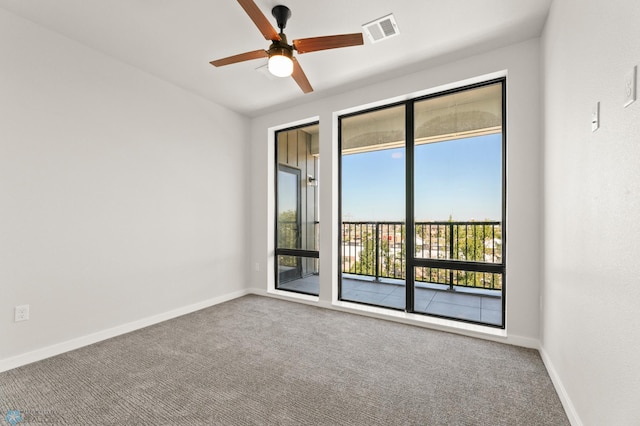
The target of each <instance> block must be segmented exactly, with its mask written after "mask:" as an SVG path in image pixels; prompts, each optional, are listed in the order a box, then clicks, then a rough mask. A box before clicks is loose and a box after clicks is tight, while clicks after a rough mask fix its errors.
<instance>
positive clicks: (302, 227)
mask: <svg viewBox="0 0 640 426" xmlns="http://www.w3.org/2000/svg"><path fill="white" fill-rule="evenodd" d="M276 162H277V165H276V166H277V167H276V188H277V190H276V245H275V247H276V262H277V265H276V288H277V289H279V290H285V291H292V292H297V293H304V294H311V295H315V296H317V295H318V293H319V265H318V262H319V260H318V257H319V252H318V250H319V247H318V231H319V224H320V222H319V220H318V203H317V200H318V194H317V191H318V185H317V183H318V164H319V154H318V125H317V123H316V124H312V125H305V126H303V127H297V128H292V129H285V130H281V131H279V132H277V133H276Z"/></svg>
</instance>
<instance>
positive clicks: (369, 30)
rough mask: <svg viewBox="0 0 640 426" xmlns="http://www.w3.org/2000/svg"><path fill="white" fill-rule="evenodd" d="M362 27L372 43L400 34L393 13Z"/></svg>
mask: <svg viewBox="0 0 640 426" xmlns="http://www.w3.org/2000/svg"><path fill="white" fill-rule="evenodd" d="M362 29H363V30H364V32H365V34H366V35H367V36H368V37H369V40H371V43H377V42H379V41H382V40H386V39H388V38H390V37H393V36H397V35H398V34H400V31H399V30H398V24H397V23H396V20H395V18H394V17H393V14H389V15H387V16H383V17H382V18H379V19H376V20H375V21H372V22H369V23H368V24H364V25H363V26H362Z"/></svg>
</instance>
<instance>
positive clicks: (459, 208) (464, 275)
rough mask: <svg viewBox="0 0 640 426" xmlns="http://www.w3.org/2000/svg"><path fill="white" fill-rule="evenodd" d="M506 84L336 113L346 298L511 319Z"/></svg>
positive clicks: (497, 322) (481, 319)
mask: <svg viewBox="0 0 640 426" xmlns="http://www.w3.org/2000/svg"><path fill="white" fill-rule="evenodd" d="M504 91H505V88H504V80H495V81H491V82H487V83H483V84H479V85H474V86H471V87H465V88H461V89H457V90H453V91H448V92H445V93H438V94H435V95H431V96H428V97H425V98H420V99H413V100H409V101H407V102H403V103H402V104H397V105H393V106H389V107H386V108H378V109H376V110H370V111H364V112H361V113H357V114H351V115H349V116H344V117H341V118H340V144H341V157H340V158H341V225H342V232H341V241H340V255H341V265H342V269H341V275H340V278H341V285H340V294H339V298H340V300H344V301H350V302H356V303H365V304H370V305H375V306H382V307H386V308H394V309H400V310H404V311H407V312H413V313H420V314H425V315H432V316H438V317H443V318H451V319H456V320H461V321H467V322H473V323H479V324H485V325H490V326H496V327H504V306H505V305H504V296H505V292H504V289H505V283H504V272H505V263H504V257H503V250H504V246H505V229H504V217H505V207H504V206H505V196H504V194H505V191H504V188H505V167H504V164H505V155H504V153H505V146H506V145H505V131H504V129H505V126H504V117H505V113H504V111H505V105H504V98H505V97H504Z"/></svg>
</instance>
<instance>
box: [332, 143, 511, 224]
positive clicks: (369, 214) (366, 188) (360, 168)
mask: <svg viewBox="0 0 640 426" xmlns="http://www.w3.org/2000/svg"><path fill="white" fill-rule="evenodd" d="M501 141H502V135H500V134H496V135H488V136H480V137H474V138H466V139H458V140H455V141H447V142H437V143H431V144H424V145H418V146H417V147H416V149H415V199H416V211H415V216H416V220H417V221H426V220H448V219H449V217H450V216H451V217H452V218H453V219H454V220H470V219H475V220H484V219H492V220H500V219H501V197H502V178H501V176H502V157H501V150H502V142H501ZM404 154H405V150H404V148H397V149H388V150H383V151H373V152H368V153H362V154H351V155H346V156H343V157H342V214H343V220H344V221H365V220H367V221H373V220H377V221H383V220H388V221H403V220H404V216H405V213H404V206H405V184H404V182H405V155H404Z"/></svg>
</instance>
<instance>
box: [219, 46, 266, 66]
mask: <svg viewBox="0 0 640 426" xmlns="http://www.w3.org/2000/svg"><path fill="white" fill-rule="evenodd" d="M268 57H269V53H267V51H266V50H254V51H253V52H245V53H241V54H239V55H233V56H229V57H227V58H222V59H216V60H215V61H211V62H209V63H210V64H211V65H213V66H214V67H221V66H223V65H229V64H235V63H238V62H244V61H250V60H252V59H260V58H268Z"/></svg>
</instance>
